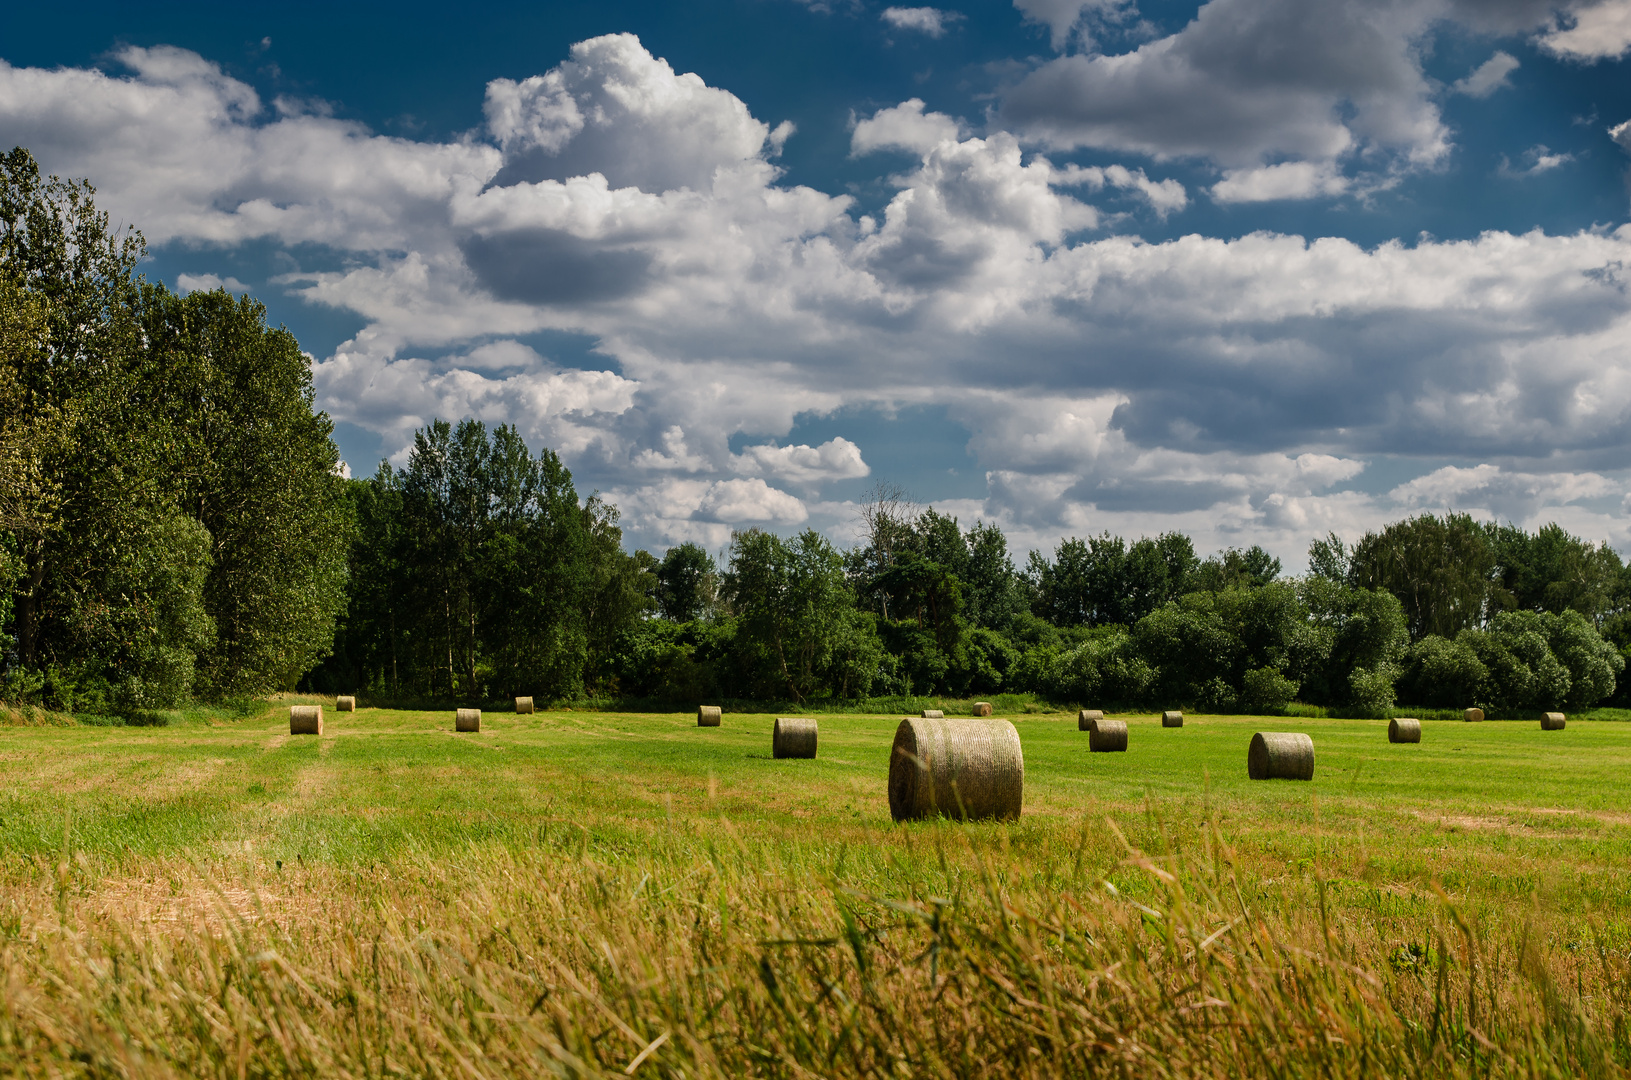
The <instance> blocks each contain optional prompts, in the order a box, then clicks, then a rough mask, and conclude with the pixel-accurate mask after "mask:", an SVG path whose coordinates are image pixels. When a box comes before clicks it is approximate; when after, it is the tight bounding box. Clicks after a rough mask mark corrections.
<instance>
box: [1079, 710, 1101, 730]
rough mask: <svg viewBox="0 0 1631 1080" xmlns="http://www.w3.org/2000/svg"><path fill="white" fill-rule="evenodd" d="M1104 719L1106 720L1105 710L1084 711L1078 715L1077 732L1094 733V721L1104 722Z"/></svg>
mask: <svg viewBox="0 0 1631 1080" xmlns="http://www.w3.org/2000/svg"><path fill="white" fill-rule="evenodd" d="M1103 719H1104V710H1103V709H1083V710H1082V711H1081V712H1079V713H1077V714H1076V730H1077V731H1092V730H1093V721H1095V720H1103Z"/></svg>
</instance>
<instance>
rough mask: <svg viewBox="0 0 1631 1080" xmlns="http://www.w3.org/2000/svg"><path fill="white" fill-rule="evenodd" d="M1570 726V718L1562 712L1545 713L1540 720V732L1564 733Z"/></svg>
mask: <svg viewBox="0 0 1631 1080" xmlns="http://www.w3.org/2000/svg"><path fill="white" fill-rule="evenodd" d="M1568 725H1569V719H1568V717H1566V716H1564V715H1563V714H1562V713H1560V712H1549V713H1543V714H1542V715H1541V718H1540V730H1542V731H1562V730H1563V729H1564V728H1565V727H1567V726H1568Z"/></svg>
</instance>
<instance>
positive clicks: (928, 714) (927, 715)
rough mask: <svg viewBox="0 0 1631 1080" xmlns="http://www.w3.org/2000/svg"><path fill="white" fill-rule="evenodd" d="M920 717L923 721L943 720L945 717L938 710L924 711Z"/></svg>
mask: <svg viewBox="0 0 1631 1080" xmlns="http://www.w3.org/2000/svg"><path fill="white" fill-rule="evenodd" d="M920 715H921V717H922V718H923V719H924V720H944V719H945V717H946V714H945V713H943V712H941V711H940V710H939V709H924V710H923V712H922V713H921V714H920Z"/></svg>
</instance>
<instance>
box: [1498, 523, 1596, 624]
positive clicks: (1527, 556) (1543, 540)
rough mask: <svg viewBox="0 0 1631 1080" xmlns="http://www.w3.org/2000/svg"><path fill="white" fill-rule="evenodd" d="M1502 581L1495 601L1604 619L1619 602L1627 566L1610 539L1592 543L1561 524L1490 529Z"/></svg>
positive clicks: (1520, 608) (1506, 526)
mask: <svg viewBox="0 0 1631 1080" xmlns="http://www.w3.org/2000/svg"><path fill="white" fill-rule="evenodd" d="M1489 538H1490V544H1491V547H1492V548H1493V549H1494V552H1495V557H1496V563H1497V570H1496V574H1495V581H1496V583H1497V585H1498V586H1499V589H1500V591H1499V593H1498V595H1497V596H1496V600H1497V602H1498V603H1500V604H1501V605H1502V606H1503V607H1511V608H1516V609H1518V610H1520V611H1549V612H1552V613H1553V614H1560V613H1562V612H1564V611H1577V612H1580V613H1581V614H1583V615H1585V616H1586V617H1587V618H1589V619H1592V620H1596V619H1599V618H1601V617H1602V616H1603V615H1604V614H1605V613H1607V612H1608V611H1609V610H1610V609H1611V608H1613V607H1614V606H1615V603H1616V600H1617V599H1618V597H1617V596H1616V593H1617V592H1618V591H1619V588H1620V582H1621V577H1622V575H1623V573H1624V570H1625V566H1624V564H1623V563H1622V562H1621V561H1620V557H1619V556H1618V555H1617V554H1615V553H1614V551H1613V549H1611V548H1610V547H1609V546H1608V545H1607V544H1606V543H1603V544H1598V545H1595V546H1594V545H1592V544H1590V543H1588V542H1586V541H1584V540H1582V539H1580V538H1579V537H1577V536H1571V535H1569V533H1567V532H1565V531H1564V530H1563V528H1562V527H1561V526H1559V525H1557V524H1549V525H1543V526H1541V528H1540V529H1539V530H1538V531H1536V532H1534V533H1530V532H1527V531H1525V530H1523V529H1520V528H1518V527H1516V526H1514V525H1503V526H1500V527H1499V528H1493V529H1491V530H1489Z"/></svg>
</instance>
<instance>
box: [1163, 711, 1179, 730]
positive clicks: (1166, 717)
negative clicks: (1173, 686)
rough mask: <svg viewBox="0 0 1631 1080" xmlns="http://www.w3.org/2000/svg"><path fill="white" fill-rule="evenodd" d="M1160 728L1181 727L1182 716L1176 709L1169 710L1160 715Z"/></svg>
mask: <svg viewBox="0 0 1631 1080" xmlns="http://www.w3.org/2000/svg"><path fill="white" fill-rule="evenodd" d="M1161 726H1162V727H1183V726H1184V714H1183V713H1181V712H1179V711H1178V710H1177V709H1171V710H1169V711H1167V712H1164V713H1162V714H1161Z"/></svg>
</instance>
